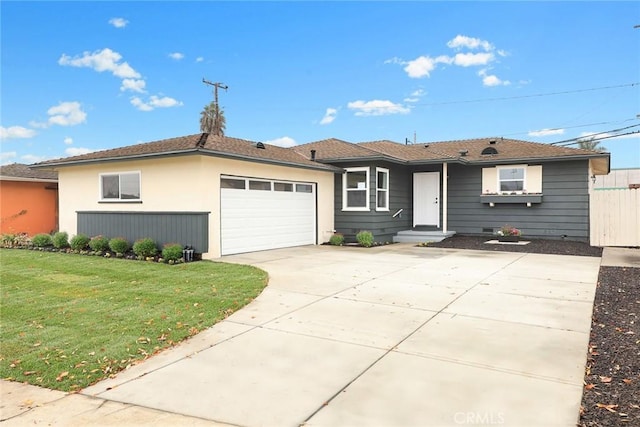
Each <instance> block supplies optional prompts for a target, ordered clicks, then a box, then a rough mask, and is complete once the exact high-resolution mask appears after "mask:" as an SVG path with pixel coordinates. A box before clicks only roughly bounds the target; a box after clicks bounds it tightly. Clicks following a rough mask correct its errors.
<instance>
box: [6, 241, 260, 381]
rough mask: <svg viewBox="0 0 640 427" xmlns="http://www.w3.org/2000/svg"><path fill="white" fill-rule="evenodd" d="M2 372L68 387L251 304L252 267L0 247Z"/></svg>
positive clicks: (255, 282)
mask: <svg viewBox="0 0 640 427" xmlns="http://www.w3.org/2000/svg"><path fill="white" fill-rule="evenodd" d="M0 257H1V258H0V259H1V262H0V272H1V275H0V278H1V281H0V285H1V288H0V289H1V296H2V302H1V304H2V305H1V310H0V378H2V379H10V380H14V381H24V382H28V383H30V384H34V385H39V386H43V387H47V388H51V389H56V390H63V391H74V390H79V389H82V388H84V387H87V386H89V385H91V384H93V383H95V382H97V381H99V380H101V379H104V378H107V377H109V376H112V375H114V374H115V373H116V372H118V371H121V370H123V369H125V368H126V367H127V366H129V365H132V364H135V363H137V362H139V361H141V360H144V359H145V358H147V357H149V356H151V355H153V354H154V353H156V352H158V351H160V350H162V349H164V348H167V347H170V346H172V345H174V344H175V343H177V342H179V341H181V340H183V339H185V338H187V337H189V336H192V335H195V334H197V333H198V332H199V331H201V330H203V329H206V328H208V327H210V326H211V325H213V324H215V323H216V322H218V321H220V320H221V319H224V318H225V317H227V316H228V315H229V314H231V313H233V312H234V311H236V310H238V309H239V308H241V307H243V306H244V305H246V304H247V303H249V302H250V301H251V300H253V299H254V298H255V297H256V296H257V295H258V294H260V292H261V291H262V290H263V289H264V287H265V286H266V284H267V274H266V273H265V272H264V271H262V270H260V269H257V268H254V267H250V266H242V265H235V264H224V263H215V262H209V261H202V262H194V263H188V264H180V265H166V264H158V263H152V262H141V261H127V260H121V259H105V258H102V257H97V256H82V255H71V254H61V253H49V252H37V251H30V250H10V249H1V250H0Z"/></svg>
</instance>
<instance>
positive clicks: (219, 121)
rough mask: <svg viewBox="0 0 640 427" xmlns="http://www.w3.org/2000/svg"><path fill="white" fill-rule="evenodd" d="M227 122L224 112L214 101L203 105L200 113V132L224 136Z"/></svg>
mask: <svg viewBox="0 0 640 427" xmlns="http://www.w3.org/2000/svg"><path fill="white" fill-rule="evenodd" d="M226 127H227V121H226V119H225V118H224V110H221V109H220V107H219V106H218V104H216V103H215V101H213V102H211V103H210V104H209V105H205V107H204V109H203V110H202V112H201V113H200V132H206V133H210V134H212V135H216V136H224V130H225V128H226Z"/></svg>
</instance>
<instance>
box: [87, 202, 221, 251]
mask: <svg viewBox="0 0 640 427" xmlns="http://www.w3.org/2000/svg"><path fill="white" fill-rule="evenodd" d="M77 214H78V233H83V234H86V235H87V236H90V237H92V236H97V235H103V236H106V237H109V238H113V237H124V238H125V239H127V240H128V241H129V242H130V243H133V242H135V241H136V240H137V239H141V238H146V237H149V238H151V239H153V240H154V241H155V242H156V243H157V244H158V246H159V247H160V248H162V246H163V245H164V244H165V243H180V244H181V245H182V246H186V245H189V246H192V247H193V248H194V250H195V252H197V253H203V252H208V251H209V212H108V211H104V212H77Z"/></svg>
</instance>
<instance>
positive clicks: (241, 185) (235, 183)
mask: <svg viewBox="0 0 640 427" xmlns="http://www.w3.org/2000/svg"><path fill="white" fill-rule="evenodd" d="M245 185H246V183H245V180H244V179H233V178H222V179H220V188H232V189H234V190H244V189H245V188H246V187H245Z"/></svg>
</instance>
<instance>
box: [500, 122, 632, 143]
mask: <svg viewBox="0 0 640 427" xmlns="http://www.w3.org/2000/svg"><path fill="white" fill-rule="evenodd" d="M632 120H637V119H635V118H633V119H625V120H610V121H608V122H595V123H585V124H581V125H573V126H558V127H552V128H544V130H565V129H575V128H585V127H589V126H600V125H610V124H613V123H625V122H630V121H632ZM531 132H532V131H524V132H512V133H504V134H503V133H498V135H502V136H513V135H525V134H529V133H531ZM559 142H562V141H559Z"/></svg>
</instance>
